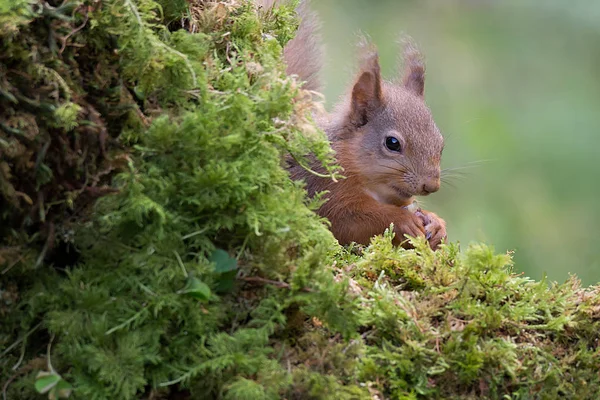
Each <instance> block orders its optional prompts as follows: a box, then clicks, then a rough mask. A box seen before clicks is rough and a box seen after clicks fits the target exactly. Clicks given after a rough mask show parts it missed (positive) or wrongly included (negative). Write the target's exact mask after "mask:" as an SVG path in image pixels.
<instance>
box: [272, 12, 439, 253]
mask: <svg viewBox="0 0 600 400" xmlns="http://www.w3.org/2000/svg"><path fill="white" fill-rule="evenodd" d="M263 1H268V2H270V3H271V4H272V3H273V1H274V0H263ZM299 12H300V13H305V14H301V16H304V18H303V19H302V21H303V23H302V24H301V26H300V31H299V34H298V36H297V38H296V39H294V41H292V42H290V44H289V45H288V46H287V47H286V49H285V57H286V60H287V62H288V66H289V68H290V71H291V72H293V73H296V74H298V75H299V76H300V78H301V79H303V80H307V81H308V88H311V89H318V88H319V86H318V84H317V81H316V80H314V77H315V76H317V73H318V71H317V70H316V69H315V68H316V67H317V66H320V61H317V60H315V59H314V57H316V56H317V54H318V52H316V51H315V49H318V48H319V46H318V41H317V39H316V36H315V30H314V29H315V27H316V26H317V24H316V23H315V16H314V14H306V13H307V12H308V8H307V6H306V3H302V4H301V6H300V8H299ZM359 50H360V69H359V71H358V73H357V75H356V79H355V80H354V83H353V85H352V87H351V88H350V90H349V91H348V94H347V95H346V96H344V97H343V98H342V100H341V101H340V102H339V104H338V105H337V106H336V107H335V109H334V111H333V113H332V114H331V115H330V116H329V117H328V118H323V119H322V120H320V121H319V125H320V126H321V128H323V129H324V130H325V132H326V133H327V135H328V137H329V139H330V141H331V146H332V148H333V149H334V150H335V151H336V154H337V160H338V162H339V164H340V165H341V166H342V167H343V168H344V175H345V176H346V179H343V180H340V181H338V182H333V181H332V180H330V179H325V178H320V177H318V176H315V175H313V174H310V173H308V172H307V171H306V170H305V169H304V168H302V167H301V166H299V165H292V166H291V167H290V173H291V175H292V178H293V179H295V180H300V179H302V180H304V181H305V182H306V185H307V190H308V192H309V195H310V196H313V195H314V194H315V193H317V192H322V191H328V192H329V193H328V194H327V195H326V197H327V198H328V201H327V202H326V203H325V204H324V205H323V206H322V207H321V209H320V210H319V214H320V215H321V216H323V217H326V218H327V219H328V220H329V221H330V222H331V230H332V232H333V234H334V236H335V237H336V238H337V239H338V241H339V242H340V243H342V244H347V243H350V242H357V243H362V244H367V243H368V242H369V241H370V239H371V237H373V236H374V235H378V234H381V233H383V231H384V230H385V229H387V228H388V227H389V225H390V223H393V224H394V229H395V233H396V237H395V239H394V241H395V243H396V244H400V243H401V242H403V241H404V240H405V237H404V235H405V234H408V235H410V236H420V235H426V236H427V237H428V239H429V242H430V244H431V246H432V247H433V248H436V247H437V246H438V245H439V244H440V242H441V241H442V239H444V238H445V237H446V229H445V222H444V221H443V220H442V219H440V218H439V217H438V216H437V215H435V214H433V213H431V212H428V211H422V212H417V213H412V212H410V211H408V210H407V209H405V208H403V207H404V206H407V205H409V204H411V203H412V202H413V201H414V196H417V195H428V194H430V193H433V192H435V191H437V190H438V189H439V187H440V160H441V153H442V150H443V146H444V139H443V137H442V135H441V133H440V131H439V129H438V128H437V126H436V125H435V122H434V121H433V118H432V116H431V112H430V110H429V108H428V107H427V105H426V104H425V102H424V98H423V94H424V86H425V67H424V64H423V61H422V57H421V55H420V53H419V51H418V50H417V48H416V47H415V46H414V45H413V44H412V43H408V44H405V56H404V61H405V69H404V71H403V74H402V79H401V82H400V83H394V82H388V81H384V80H383V79H382V77H381V71H380V66H379V57H378V54H377V51H376V49H375V48H374V46H372V45H371V44H369V43H368V42H367V41H362V42H361V44H360V47H359ZM388 137H394V138H396V139H397V140H398V141H399V142H400V144H401V151H400V152H397V151H391V150H389V149H388V148H387V147H386V138H388Z"/></svg>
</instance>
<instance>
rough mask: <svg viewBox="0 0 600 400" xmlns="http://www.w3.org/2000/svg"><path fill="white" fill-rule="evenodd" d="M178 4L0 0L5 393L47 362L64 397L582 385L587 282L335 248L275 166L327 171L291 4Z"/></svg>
mask: <svg viewBox="0 0 600 400" xmlns="http://www.w3.org/2000/svg"><path fill="white" fill-rule="evenodd" d="M43 3H45V2H43ZM11 4H12V3H11ZM186 4H187V3H186ZM186 4H184V3H181V2H165V1H161V2H153V1H150V0H139V1H134V0H131V1H103V2H101V3H98V2H93V1H90V2H87V1H81V2H66V3H65V4H63V5H62V6H56V5H51V4H48V6H49V7H46V6H45V5H43V4H42V2H39V3H38V2H35V3H31V4H30V3H23V2H22V3H18V4H15V5H14V6H12V5H10V4H8V3H6V4H4V3H2V2H1V0H0V11H2V14H0V15H2V17H4V16H6V15H8V16H9V18H10V20H11V21H17V22H18V23H15V24H14V25H13V26H12V27H11V28H10V30H9V31H0V34H2V35H3V36H2V39H3V41H2V50H4V51H3V52H2V55H1V56H0V70H1V71H13V70H14V69H15V68H19V69H20V70H22V71H29V72H30V73H31V75H27V74H26V75H23V74H15V73H14V72H11V73H9V74H6V75H4V76H3V77H2V78H0V90H1V91H0V94H2V96H0V105H2V107H3V108H1V110H2V111H0V123H1V124H2V125H0V128H1V129H0V132H1V133H0V135H1V136H0V152H2V153H1V154H2V157H3V158H2V160H1V161H0V179H1V180H0V190H1V194H2V197H1V198H0V201H1V202H2V203H1V204H2V214H1V218H2V228H1V229H0V233H1V235H2V236H0V239H1V240H2V242H1V244H2V248H1V249H0V267H1V268H0V272H1V273H2V275H1V276H2V281H0V316H1V317H2V320H3V323H2V325H1V326H0V373H1V376H2V378H3V379H2V381H3V382H5V385H6V386H5V387H6V394H7V398H15V399H34V398H40V395H38V394H37V393H36V392H35V386H34V383H35V377H36V376H37V374H38V372H40V371H50V372H53V373H55V374H59V375H60V377H62V378H63V379H64V380H65V381H66V382H68V383H69V384H71V385H72V386H73V392H72V393H71V394H70V398H76V399H113V398H120V399H139V398H142V399H150V398H165V399H167V398H173V399H174V398H226V399H276V398H289V399H329V398H341V399H363V398H364V399H367V398H374V397H375V396H378V397H379V398H391V399H421V398H465V399H466V398H475V397H486V398H507V397H510V398H515V399H517V398H522V399H526V398H557V397H566V398H582V399H586V398H589V399H593V398H597V395H598V391H599V390H598V383H599V382H598V380H599V377H598V374H597V371H598V366H599V364H600V359H599V357H600V356H599V355H598V351H597V340H598V332H599V330H598V328H599V326H598V321H599V320H600V311H599V310H600V305H599V304H600V294H599V292H598V290H597V288H595V287H592V288H588V289H583V288H581V287H580V286H579V283H578V282H577V280H576V279H575V278H573V279H571V280H569V281H568V282H566V283H565V284H562V285H558V284H551V285H548V284H547V283H546V282H534V281H532V280H530V279H527V278H525V277H523V276H520V275H518V274H515V273H514V272H513V268H512V261H511V258H510V255H497V254H496V253H495V252H494V251H493V250H492V249H491V248H489V247H487V246H484V245H472V246H471V247H469V248H468V249H467V250H465V251H464V252H461V251H460V249H459V246H458V244H450V245H446V246H444V247H443V248H442V249H441V250H440V251H437V252H435V253H434V252H432V251H431V250H430V249H429V248H428V246H427V244H426V243H425V242H424V241H418V240H417V241H415V242H414V244H415V250H403V249H398V248H395V247H393V246H392V244H391V236H390V234H389V233H387V234H386V235H383V236H381V237H377V238H374V239H373V242H372V243H371V245H370V246H368V247H353V248H348V249H344V248H341V247H339V246H338V245H337V244H336V242H335V240H334V239H333V237H332V235H331V234H330V232H329V231H328V229H327V226H326V224H325V221H323V220H321V219H320V218H319V217H318V216H316V215H315V214H314V213H313V211H311V209H314V207H316V205H317V204H318V202H319V200H318V199H317V200H313V201H311V200H308V199H306V195H305V191H304V189H303V186H302V184H301V183H298V182H292V181H291V180H290V179H289V176H288V174H287V172H286V171H285V169H284V168H283V165H284V162H285V160H286V158H287V157H288V155H289V154H290V153H291V154H293V155H294V156H295V157H297V158H302V157H304V156H307V155H309V154H312V155H314V156H315V157H316V158H317V159H319V160H320V161H321V162H322V163H323V164H324V165H325V168H326V169H327V171H329V172H330V173H332V174H333V173H335V172H336V171H337V168H336V167H335V166H334V165H333V164H332V163H331V160H332V153H331V150H330V148H329V145H328V143H327V141H326V140H325V138H324V135H323V133H322V132H320V131H318V130H317V129H315V127H314V125H313V124H312V122H311V121H310V117H309V115H308V110H310V107H311V103H310V100H309V99H310V96H306V94H305V93H303V92H302V91H301V90H300V89H299V83H298V82H296V81H294V80H293V79H291V78H289V77H287V76H286V75H285V74H284V69H285V68H284V65H283V64H282V61H281V51H282V48H283V46H284V45H285V43H286V41H287V40H289V39H290V38H291V37H292V35H293V32H294V30H295V28H296V27H297V21H296V20H295V18H294V17H293V11H292V8H291V6H286V7H283V8H281V9H278V10H277V11H275V12H273V13H269V14H268V15H266V16H264V17H260V18H259V17H258V16H257V14H256V12H255V11H256V10H254V7H253V6H252V5H250V4H248V3H239V4H238V3H236V4H233V3H219V4H214V5H210V4H208V3H205V2H198V3H195V2H192V3H190V4H187V5H186ZM23 7H24V8H23ZM40 7H41V8H40ZM44 7H45V8H44ZM39 9H43V10H44V11H43V12H41V13H33V11H34V10H39ZM20 16H21V17H22V16H27V18H21V17H20ZM175 21H177V22H175ZM80 26H81V27H82V28H81V29H79V30H77V31H74V30H75V28H77V27H80ZM69 33H71V35H70V36H69V39H68V42H67V44H66V45H65V47H64V49H62V43H61V41H60V40H59V39H57V38H58V37H65V35H67V34H69ZM48 37H50V38H54V39H51V40H50V41H49V40H48ZM32 71H33V72H32ZM34 72H35V73H34ZM98 198H99V199H98ZM57 376H58V375H57Z"/></svg>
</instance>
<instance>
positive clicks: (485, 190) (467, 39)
mask: <svg viewBox="0 0 600 400" xmlns="http://www.w3.org/2000/svg"><path fill="white" fill-rule="evenodd" d="M314 7H315V9H316V10H317V11H318V12H319V14H320V16H321V18H322V20H323V24H324V26H323V31H322V33H323V36H324V40H325V42H326V45H327V48H328V52H327V58H326V63H327V66H326V69H325V71H324V79H325V82H326V83H327V86H326V90H325V95H326V98H327V106H328V107H329V108H330V107H331V106H332V105H333V104H334V102H335V100H336V99H337V98H338V97H339V96H340V95H341V94H342V92H343V90H344V88H345V87H346V85H347V84H348V83H349V82H350V81H351V79H352V70H353V67H354V49H355V47H354V43H355V42H356V33H357V32H358V31H362V32H364V33H367V34H368V35H370V36H371V38H372V39H373V41H374V42H375V43H376V44H377V46H378V47H379V50H380V56H381V63H382V69H383V72H384V75H386V76H387V77H388V78H393V77H395V76H396V74H397V73H398V71H399V68H398V59H399V46H398V44H397V39H398V37H399V34H400V33H402V32H404V33H406V34H409V35H410V36H412V37H413V38H414V39H415V41H416V42H417V43H418V44H419V46H420V47H421V50H422V51H423V53H424V54H425V57H426V61H427V80H426V98H427V102H428V104H429V105H430V107H431V108H432V111H433V114H434V118H435V120H436V122H437V124H438V126H439V127H440V129H441V130H442V132H443V133H444V135H445V136H446V149H445V151H444V160H443V167H449V168H454V167H464V169H460V170H456V171H455V172H460V173H461V176H458V177H455V178H454V179H452V180H451V185H444V186H442V189H441V190H440V192H438V193H436V194H434V195H433V196H430V197H428V198H425V199H423V200H424V201H422V203H424V204H425V205H426V206H427V207H428V208H429V209H431V210H432V211H435V212H437V213H438V214H440V215H441V216H442V217H443V218H445V219H446V221H447V222H448V230H449V235H450V239H451V240H453V241H455V240H458V241H460V242H461V246H462V247H465V246H466V245H467V244H468V243H469V242H472V241H484V242H487V243H490V244H493V245H494V246H495V248H496V250H497V251H512V250H514V251H515V262H516V269H517V270H518V271H522V272H524V273H525V274H526V275H528V276H530V277H532V278H535V279H541V278H542V277H543V276H544V275H547V277H548V279H549V280H551V281H558V282H563V281H564V280H565V279H567V278H568V276H569V273H574V274H577V275H578V276H579V277H580V278H581V279H582V281H583V283H584V284H593V283H597V282H599V281H600V240H599V236H600V207H599V197H600V2H597V1H595V0H588V1H584V0H578V1H573V2H571V1H568V2H567V1H564V0H544V1H533V0H532V1H527V0H514V1H483V0H480V1H475V0H471V1H467V0H455V1H453V0H418V1H402V0H376V1H375V0H370V1H369V0H319V1H315V2H314Z"/></svg>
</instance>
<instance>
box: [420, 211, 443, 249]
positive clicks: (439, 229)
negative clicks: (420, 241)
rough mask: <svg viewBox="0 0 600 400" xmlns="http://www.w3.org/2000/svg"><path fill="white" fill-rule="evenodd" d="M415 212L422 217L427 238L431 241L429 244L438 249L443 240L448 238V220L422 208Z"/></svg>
mask: <svg viewBox="0 0 600 400" xmlns="http://www.w3.org/2000/svg"><path fill="white" fill-rule="evenodd" d="M415 214H416V215H417V216H419V217H420V218H421V220H422V222H423V225H424V226H425V238H426V239H427V240H428V241H429V245H430V246H431V248H432V249H433V250H435V249H437V248H438V247H439V245H440V244H441V242H442V240H446V239H447V237H448V236H447V234H446V221H444V220H443V219H441V218H440V217H438V216H437V215H436V214H434V213H432V212H429V211H423V210H420V211H417V212H416V213H415Z"/></svg>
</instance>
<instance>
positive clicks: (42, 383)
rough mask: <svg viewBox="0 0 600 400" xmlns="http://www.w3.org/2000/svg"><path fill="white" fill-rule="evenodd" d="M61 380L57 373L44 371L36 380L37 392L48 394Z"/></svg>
mask: <svg viewBox="0 0 600 400" xmlns="http://www.w3.org/2000/svg"><path fill="white" fill-rule="evenodd" d="M61 379H62V378H61V377H60V375H58V374H56V373H52V372H45V371H42V372H40V373H39V374H38V375H37V377H36V379H35V385H34V386H35V390H36V391H37V392H38V393H41V394H44V393H48V392H49V391H50V390H51V389H52V388H53V387H54V386H56V385H57V384H58V382H60V380H61Z"/></svg>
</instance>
